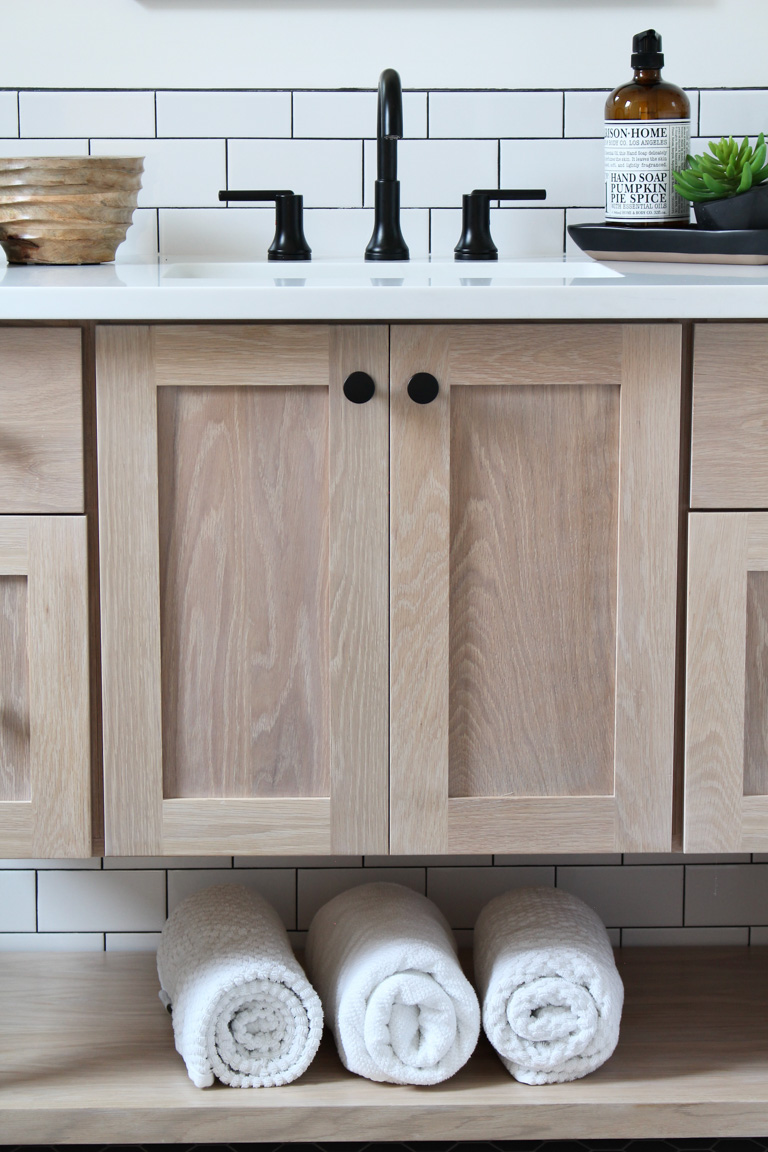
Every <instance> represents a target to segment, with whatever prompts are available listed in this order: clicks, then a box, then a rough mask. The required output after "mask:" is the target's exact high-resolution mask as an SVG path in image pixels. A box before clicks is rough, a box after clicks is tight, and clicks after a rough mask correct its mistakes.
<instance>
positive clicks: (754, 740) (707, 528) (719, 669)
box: [684, 324, 768, 852]
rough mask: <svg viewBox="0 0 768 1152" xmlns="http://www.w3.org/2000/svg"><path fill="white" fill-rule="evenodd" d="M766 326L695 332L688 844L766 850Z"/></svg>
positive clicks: (717, 327)
mask: <svg viewBox="0 0 768 1152" xmlns="http://www.w3.org/2000/svg"><path fill="white" fill-rule="evenodd" d="M766 363H768V325H765V324H711V325H709V324H708V325H699V326H697V328H696V332H695V343H694V379H693V432H692V461H691V508H692V510H693V511H692V512H691V515H690V525H689V554H688V638H687V673H686V678H687V684H686V754H685V799H684V814H685V838H684V847H685V848H686V850H687V851H691V852H703V851H706V852H749V851H766V850H768V511H766V510H767V509H768V386H767V381H766V368H765V365H766Z"/></svg>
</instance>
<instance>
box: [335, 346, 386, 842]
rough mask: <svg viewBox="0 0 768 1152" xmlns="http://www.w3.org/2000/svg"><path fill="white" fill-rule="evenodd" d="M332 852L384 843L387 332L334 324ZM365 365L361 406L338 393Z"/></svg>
mask: <svg viewBox="0 0 768 1152" xmlns="http://www.w3.org/2000/svg"><path fill="white" fill-rule="evenodd" d="M330 357H331V363H330V457H331V490H330V513H331V533H330V539H331V555H330V565H331V568H330V660H331V665H330V694H331V696H330V704H331V709H330V711H331V797H332V804H331V851H332V852H334V853H342V854H349V855H361V854H364V853H376V854H378V855H383V854H385V853H387V852H388V850H389V835H388V825H389V819H388V815H389V812H388V810H389V759H388V751H389V737H388V726H389V683H388V681H389V653H388V648H389V570H388V567H389V499H388V490H389V334H388V331H387V329H386V328H385V327H384V326H378V327H368V326H362V325H361V326H356V327H337V328H334V329H333V330H332V333H331V349H330ZM356 371H365V372H368V373H369V375H370V376H371V377H372V378H373V380H374V383H375V385H376V392H375V394H374V396H373V397H372V399H371V400H369V401H368V403H366V404H352V403H350V402H349V401H348V400H347V399H346V398H345V397H344V393H343V390H342V389H343V384H344V380H345V379H346V377H347V376H348V375H349V373H351V372H356Z"/></svg>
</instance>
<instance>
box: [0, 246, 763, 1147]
mask: <svg viewBox="0 0 768 1152" xmlns="http://www.w3.org/2000/svg"><path fill="white" fill-rule="evenodd" d="M0 317H2V326H1V327H0V396H1V397H2V408H1V410H2V416H0V604H2V613H0V622H1V623H0V627H1V629H2V630H0V649H1V650H2V661H0V668H1V669H2V671H0V685H2V689H3V697H4V700H6V701H9V702H10V703H8V704H4V710H3V722H2V724H0V762H2V764H3V773H2V775H0V848H1V849H2V851H1V852H0V855H2V856H5V857H10V856H29V857H42V856H52V857H66V856H75V857H77V856H84V855H89V854H90V853H91V852H95V853H99V852H102V851H105V852H106V853H107V854H109V855H120V856H130V855H165V856H173V855H185V856H190V855H203V854H207V855H216V854H228V855H232V854H235V853H237V854H238V855H240V856H243V855H249V854H262V855H285V856H291V855H298V854H301V855H302V856H306V855H317V856H319V857H322V856H323V855H329V854H345V853H347V854H366V853H367V854H379V855H385V854H388V853H391V854H406V853H408V854H410V853H413V854H427V853H430V854H445V853H464V854H471V853H481V852H482V853H501V852H505V853H515V852H517V853H521V852H523V853H533V852H547V851H549V852H554V851H560V852H573V853H579V852H623V851H627V852H669V851H670V850H671V849H673V848H682V847H685V849H686V850H688V851H695V852H728V851H746V852H750V851H765V850H767V849H768V755H766V750H768V726H766V723H765V719H764V717H765V715H766V713H767V712H768V708H767V707H766V705H767V704H768V700H767V699H766V697H767V696H768V639H766V637H768V623H766V622H767V621H768V577H767V576H766V573H767V572H768V437H766V430H768V387H766V383H765V364H766V361H767V360H768V323H766V320H765V318H766V317H768V272H766V271H764V270H763V269H761V268H741V269H724V270H723V271H722V273H718V272H717V271H716V270H714V269H712V268H707V269H705V270H703V271H702V270H699V271H697V272H695V273H692V272H690V270H689V269H675V268H674V267H673V266H666V267H656V266H647V267H645V268H642V267H640V266H632V268H631V269H629V267H628V266H627V267H626V268H624V269H622V268H621V266H619V265H616V266H614V267H611V268H607V267H606V268H604V267H601V266H600V265H598V264H595V263H589V262H585V261H574V262H562V261H540V262H520V263H517V264H515V263H513V262H509V263H507V262H503V263H499V264H496V265H493V266H491V265H488V264H485V265H476V264H467V263H465V264H463V265H456V264H453V263H418V262H414V263H412V264H405V265H404V264H392V265H387V266H377V267H371V266H365V265H364V264H363V263H362V262H360V263H358V264H333V263H318V264H303V265H301V266H298V265H296V266H294V265H281V266H280V267H279V268H276V267H275V266H274V265H267V264H263V265H195V264H187V265H183V264H178V265H169V266H163V265H160V266H157V265H137V266H128V265H115V266H101V267H97V268H92V269H88V268H79V269H77V268H71V269H61V268H59V269H33V268H26V269H23V268H9V269H7V270H6V272H5V277H4V279H2V280H1V281H0ZM359 373H365V375H366V377H367V378H368V384H365V381H363V384H364V385H365V386H364V387H363V388H362V391H360V385H361V380H360V378H358V379H357V380H356V381H353V382H352V383H351V384H350V378H351V377H353V376H354V374H359ZM371 382H372V385H373V390H372V394H371V389H370V386H369V385H370V383H371ZM435 385H436V387H435ZM345 388H346V390H345ZM6 764H8V765H10V768H9V769H6V767H5V766H6ZM765 953H766V950H765V949H762V950H761V949H759V948H755V949H723V950H720V951H713V950H707V949H692V950H684V949H674V950H673V949H658V950H651V951H643V952H637V951H635V952H633V951H632V950H624V952H623V953H622V954H621V956H620V967H621V971H622V976H623V978H624V979H625V982H626V987H627V1003H626V1008H625V1015H624V1022H623V1026H622V1027H623V1031H622V1042H621V1044H620V1047H619V1050H618V1052H617V1054H616V1056H615V1057H614V1058H613V1059H612V1060H611V1061H609V1063H608V1064H607V1065H605V1066H604V1067H603V1068H601V1069H600V1070H599V1071H598V1072H597V1073H595V1074H593V1075H592V1076H590V1077H588V1078H587V1079H585V1080H583V1081H577V1082H575V1083H572V1084H566V1085H557V1086H549V1087H536V1088H528V1087H525V1086H523V1085H520V1084H517V1083H516V1082H514V1081H513V1080H512V1079H511V1078H509V1076H508V1075H507V1073H506V1072H505V1071H504V1069H503V1068H502V1066H501V1065H500V1063H499V1062H498V1061H497V1060H496V1059H495V1058H494V1057H493V1056H492V1055H491V1053H490V1051H487V1052H486V1051H484V1050H480V1051H479V1052H478V1054H477V1056H476V1057H473V1059H472V1061H470V1064H469V1065H468V1067H467V1068H465V1069H464V1070H463V1071H462V1072H461V1073H459V1075H457V1076H456V1077H455V1078H454V1079H452V1080H450V1081H449V1082H447V1083H446V1084H444V1085H442V1086H440V1088H439V1089H430V1090H416V1089H406V1088H394V1087H392V1086H388V1085H379V1084H371V1083H369V1082H367V1081H362V1080H359V1079H356V1078H355V1077H352V1076H350V1075H349V1074H348V1073H346V1072H344V1071H343V1069H342V1068H341V1066H340V1065H339V1064H338V1061H337V1060H336V1057H335V1055H334V1054H333V1053H332V1052H331V1051H330V1050H329V1051H326V1052H324V1053H321V1056H320V1057H319V1058H318V1061H316V1063H315V1064H313V1065H312V1067H311V1068H310V1070H309V1072H308V1073H307V1074H306V1076H305V1077H304V1078H302V1080H301V1081H300V1082H298V1083H297V1084H295V1085H291V1086H288V1087H285V1088H280V1089H263V1090H259V1091H258V1092H256V1091H253V1092H235V1091H233V1090H218V1089H213V1090H210V1091H207V1092H199V1091H197V1090H196V1089H194V1088H193V1087H192V1085H191V1084H189V1083H188V1081H187V1080H186V1077H185V1074H184V1069H183V1065H182V1064H181V1061H180V1060H178V1058H177V1057H176V1056H175V1054H174V1053H173V1048H172V1041H171V1030H170V1022H169V1021H168V1019H167V1016H166V1015H165V1013H164V1012H163V1009H162V1006H161V1005H160V1002H159V1001H158V1000H157V998H156V987H155V984H156V977H155V973H154V968H153V960H152V958H151V957H146V956H125V955H122V956H121V955H117V954H115V955H100V956H94V957H89V958H85V957H78V958H77V959H73V958H66V957H61V956H59V957H55V958H53V959H52V958H50V957H42V956H41V957H36V958H34V960H33V961H32V962H30V958H29V957H24V958H21V957H13V956H8V957H6V958H3V960H2V962H1V963H0V998H2V1001H3V1003H4V1005H6V1004H7V1005H8V1006H9V1007H8V1010H7V1011H6V1010H5V1009H4V1012H3V1013H2V1016H1V1022H0V1051H2V1052H3V1053H4V1056H3V1060H4V1061H5V1066H4V1067H3V1070H2V1077H1V1078H0V1128H2V1130H3V1131H4V1133H5V1134H7V1138H8V1140H9V1141H11V1142H19V1143H21V1142H34V1143H45V1142H48V1141H50V1142H55V1143H65V1142H67V1141H73V1142H78V1143H83V1142H88V1141H99V1142H109V1141H120V1142H126V1141H135V1142H139V1141H145V1142H151V1141H173V1140H176V1141H180V1140H184V1141H192V1140H194V1141H206V1140H218V1141H221V1140H233V1141H241V1142H242V1141H248V1140H254V1139H257V1140H274V1139H286V1137H287V1134H288V1133H290V1138H292V1139H295V1140H321V1139H325V1140H329V1139H334V1140H343V1139H344V1138H345V1136H348V1138H350V1139H352V1138H356V1139H360V1138H365V1139H370V1140H383V1139H387V1140H390V1139H392V1140H399V1139H405V1138H410V1139H416V1138H421V1139H426V1138H432V1139H436V1138H448V1137H451V1138H456V1139H461V1138H466V1139H486V1138H489V1139H490V1138H496V1139H501V1138H507V1139H510V1138H523V1137H527V1138H545V1137H553V1138H554V1137H557V1138H567V1137H598V1136H599V1137H609V1136H611V1137H632V1136H648V1137H651V1136H668V1135H676V1136H683V1135H707V1136H712V1135H723V1136H726V1135H734V1136H735V1135H744V1136H747V1135H764V1132H765V1130H766V1128H767V1127H768V1031H767V1030H766V1028H765V1020H766V1010H767V1009H768V979H766V977H768V956H766V955H765ZM40 986H44V987H45V989H46V996H45V998H44V999H42V1000H41V1001H39V1002H38V1001H36V999H35V992H34V989H35V988H36V987H40ZM53 1021H55V1023H56V1027H55V1029H52V1022H53ZM51 1031H54V1033H55V1035H54V1036H53V1037H52V1036H51ZM20 1068H21V1069H22V1071H19V1069H20Z"/></svg>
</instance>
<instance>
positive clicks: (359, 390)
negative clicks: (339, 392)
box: [344, 372, 376, 404]
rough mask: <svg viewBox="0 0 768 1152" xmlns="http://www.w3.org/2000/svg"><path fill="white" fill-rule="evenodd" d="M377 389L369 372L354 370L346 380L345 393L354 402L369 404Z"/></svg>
mask: <svg viewBox="0 0 768 1152" xmlns="http://www.w3.org/2000/svg"><path fill="white" fill-rule="evenodd" d="M375 391H376V385H375V384H374V382H373V379H372V377H370V376H369V375H368V373H367V372H353V373H352V374H351V375H350V376H347V378H346V380H345V381H344V395H345V396H346V398H347V400H350V401H351V402H352V403H353V404H367V403H368V401H369V400H370V399H371V397H372V396H373V394H374V392H375Z"/></svg>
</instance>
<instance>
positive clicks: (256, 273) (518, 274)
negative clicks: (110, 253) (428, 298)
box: [162, 258, 621, 288]
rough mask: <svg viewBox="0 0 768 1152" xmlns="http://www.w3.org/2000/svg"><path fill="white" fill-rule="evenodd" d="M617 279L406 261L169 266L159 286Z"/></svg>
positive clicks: (523, 263) (532, 263)
mask: <svg viewBox="0 0 768 1152" xmlns="http://www.w3.org/2000/svg"><path fill="white" fill-rule="evenodd" d="M616 277H619V278H620V277H621V273H620V272H617V271H616V270H615V269H613V268H608V267H606V266H605V265H604V264H599V263H598V262H597V261H595V260H563V259H557V258H551V259H541V260H500V261H498V262H496V261H493V262H491V261H489V262H470V261H466V262H461V263H460V262H456V261H453V260H445V261H435V262H432V261H426V260H421V261H409V262H407V263H399V262H392V263H380V264H377V263H366V262H365V261H363V260H359V261H346V262H345V261H331V260H318V261H314V262H313V261H306V262H300V263H289V262H286V263H277V262H274V263H268V262H267V261H264V262H262V263H242V264H240V263H224V262H222V263H217V262H212V261H211V262H207V261H206V262H201V263H183V264H182V263H180V264H169V265H168V266H167V267H166V268H165V270H164V271H163V273H162V278H163V279H165V280H173V281H175V282H177V281H180V280H190V281H195V280H198V281H199V280H205V281H207V282H209V283H211V284H216V285H222V284H230V285H232V286H233V287H238V286H242V287H252V288H274V287H279V288H303V287H310V288H315V287H316V288H320V287H323V288H334V287H335V288H378V287H393V288H423V287H435V288H461V287H487V286H497V287H502V286H503V287H513V286H514V285H515V284H530V283H531V282H537V281H549V282H552V281H561V282H568V281H571V280H581V279H586V278H589V279H611V278H616Z"/></svg>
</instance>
